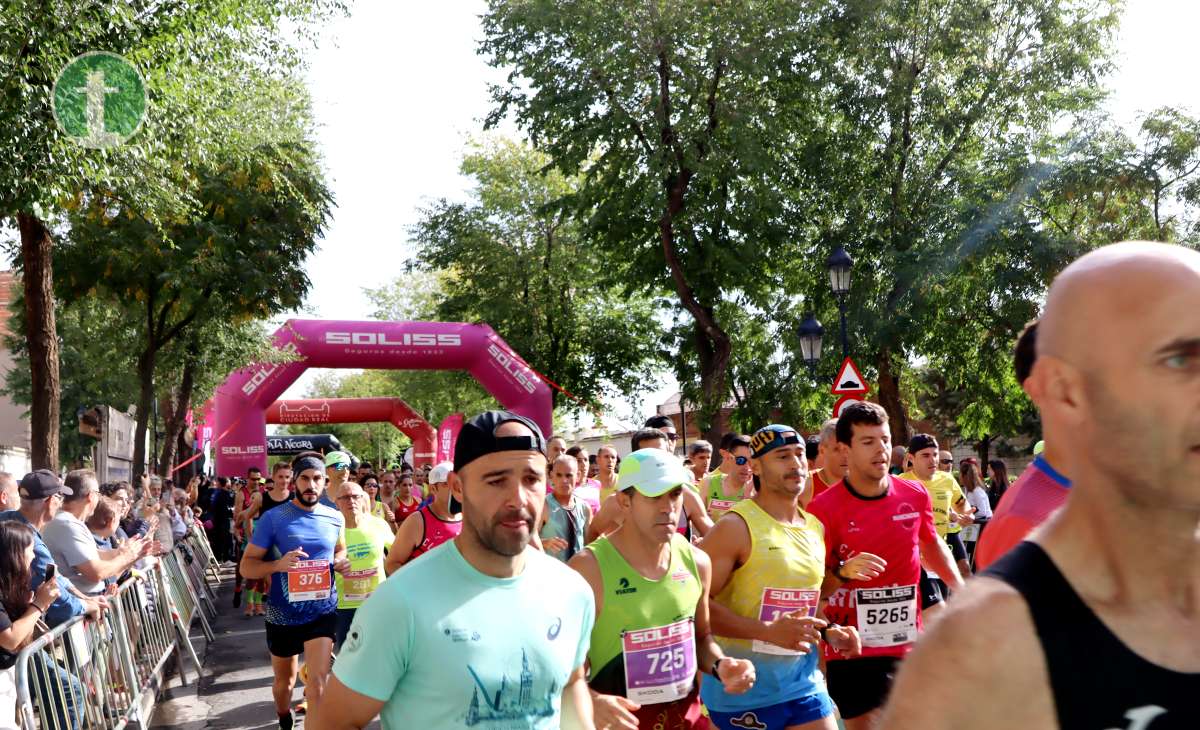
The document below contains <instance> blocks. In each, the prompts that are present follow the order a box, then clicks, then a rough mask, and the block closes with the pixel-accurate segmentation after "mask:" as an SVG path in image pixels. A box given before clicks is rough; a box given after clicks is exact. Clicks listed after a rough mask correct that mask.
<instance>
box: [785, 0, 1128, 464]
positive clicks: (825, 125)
mask: <svg viewBox="0 0 1200 730" xmlns="http://www.w3.org/2000/svg"><path fill="white" fill-rule="evenodd" d="M1117 20H1118V16H1117V4H1116V3H1110V2H1101V3H1095V2H1090V1H1087V2H1085V1H1082V0H1078V1H1077V0H997V1H996V2H987V3H974V4H971V3H961V2H955V1H953V0H933V1H932V2H921V3H915V2H898V3H880V2H867V1H865V0H864V1H861V2H851V3H844V4H842V3H839V4H834V3H822V4H821V7H820V10H819V17H818V19H817V20H816V22H815V25H814V30H815V32H816V33H817V35H818V36H819V37H820V38H822V41H821V46H822V49H823V52H822V54H821V56H820V57H819V58H817V59H815V60H814V61H815V62H814V68H813V69H811V73H812V74H813V75H814V76H819V78H820V79H821V80H822V88H821V92H820V93H821V98H822V99H823V102H822V103H821V104H820V105H818V107H817V108H818V109H819V110H820V111H819V113H818V114H816V115H815V116H814V117H813V118H812V120H811V122H812V124H813V126H814V127H815V129H816V131H815V132H814V133H813V134H812V135H811V136H810V137H809V138H808V140H807V144H801V145H797V146H795V147H793V148H792V149H793V154H794V159H795V165H796V166H797V168H798V169H800V170H803V171H804V173H805V177H804V180H805V181H806V184H804V185H802V186H800V188H799V190H798V191H797V192H798V193H799V194H800V195H801V196H802V197H803V200H804V203H803V204H798V205H797V206H796V207H795V210H796V211H797V212H798V213H799V214H800V215H803V216H804V218H803V219H799V218H793V219H792V227H793V228H794V229H796V230H805V229H808V230H812V231H813V233H814V235H811V236H805V237H803V238H802V239H801V244H802V245H801V248H800V250H799V251H798V254H799V255H798V256H797V257H795V258H794V259H793V260H794V261H796V262H799V263H800V264H801V265H802V266H804V267H807V268H808V269H809V270H810V271H811V270H814V269H817V268H819V267H821V266H822V264H823V261H824V258H825V256H826V255H827V254H828V252H829V250H830V249H831V248H832V246H833V244H834V243H844V244H845V245H846V247H847V248H848V249H849V250H850V251H851V253H852V254H853V255H854V257H855V258H856V260H857V265H856V267H855V281H854V285H853V289H852V292H851V295H850V298H849V303H850V310H851V314H850V320H851V322H852V324H853V328H854V333H853V342H854V343H855V347H854V349H855V351H856V353H857V354H859V355H860V356H862V360H864V361H865V362H861V364H863V365H866V366H867V367H868V369H869V371H870V373H869V376H873V379H874V380H875V381H876V382H877V384H878V390H877V397H878V399H879V401H880V403H881V404H882V405H883V406H884V407H885V408H886V409H887V411H888V413H889V415H890V416H891V427H892V434H893V438H894V439H895V440H898V441H905V440H907V437H908V435H909V427H908V414H907V409H906V407H905V404H904V401H903V399H902V398H901V388H900V385H901V381H902V377H903V375H904V372H905V370H906V368H908V367H910V363H911V362H913V361H915V360H916V359H918V358H920V357H926V358H930V359H934V360H937V361H938V362H937V363H936V365H937V367H938V369H939V371H941V372H942V373H943V374H944V375H946V376H947V377H948V378H950V379H951V380H952V381H957V382H969V380H970V379H971V377H978V376H979V375H981V373H980V372H978V371H977V370H976V369H973V368H972V366H971V364H972V363H974V362H976V361H978V362H980V363H983V364H991V363H995V362H1002V361H1004V360H1006V358H1003V357H1000V358H996V357H993V356H992V355H993V354H995V353H998V352H1000V351H1002V350H1004V349H1006V348H1007V347H1008V345H1009V343H1011V342H1012V339H1013V338H1014V336H1015V334H1016V331H1017V330H1019V328H1020V326H1021V324H1022V323H1023V322H1024V321H1025V320H1026V319H1028V318H1029V317H1030V316H1032V314H1033V312H1035V311H1036V302H1037V300H1038V298H1039V297H1040V296H1041V292H1042V291H1044V286H1045V284H1046V282H1047V281H1048V279H1049V277H1050V276H1051V275H1052V274H1053V272H1054V271H1056V270H1058V269H1059V268H1061V266H1062V265H1063V264H1064V263H1065V261H1066V260H1067V259H1065V258H1064V256H1063V254H1064V252H1063V250H1062V249H1061V247H1059V246H1057V245H1056V243H1055V242H1054V241H1053V240H1051V239H1050V237H1049V236H1047V235H1046V234H1045V232H1044V230H1043V229H1042V227H1041V226H1040V224H1039V222H1038V221H1036V220H1030V219H1029V218H1028V217H1026V216H1024V215H1022V212H1021V205H1020V203H1021V200H1022V199H1023V198H1024V197H1026V196H1028V195H1029V194H1030V193H1031V192H1032V191H1033V190H1035V189H1036V187H1037V185H1038V184H1039V183H1040V182H1041V181H1042V180H1043V178H1044V172H1045V171H1044V169H1043V168H1044V167H1045V165H1044V163H1045V162H1053V159H1052V156H1053V155H1055V154H1058V153H1060V152H1061V150H1059V149H1057V148H1056V147H1055V146H1054V145H1053V141H1054V140H1053V137H1052V135H1051V130H1052V125H1054V123H1055V122H1057V121H1059V120H1062V119H1069V118H1070V117H1072V116H1083V115H1087V114H1089V113H1090V112H1091V110H1093V109H1094V108H1095V107H1096V105H1097V104H1098V103H1099V101H1100V100H1101V98H1102V94H1103V89H1102V77H1103V75H1104V74H1105V73H1106V72H1107V71H1108V70H1109V69H1110V68H1111V64H1110V60H1109V59H1110V54H1111V42H1112V36H1113V33H1114V31H1115V29H1116V24H1117ZM1048 158H1050V159H1048ZM1030 160H1035V161H1037V162H1036V163H1035V164H1033V165H1031V164H1030ZM823 289H824V288H823ZM816 299H817V303H818V305H819V309H820V310H821V311H823V312H825V313H826V315H827V316H828V319H827V320H826V321H834V320H833V318H834V314H833V312H834V310H833V307H832V301H831V297H830V295H829V294H828V290H827V289H824V291H821V292H819V296H818V297H817V298H816ZM831 349H833V348H831ZM976 349H978V350H983V351H985V354H984V355H983V356H981V357H980V358H978V360H976V359H975V358H962V357H961V356H962V355H964V354H968V353H971V352H972V351H973V350H976ZM827 367H828V368H829V369H832V365H829V366H827Z"/></svg>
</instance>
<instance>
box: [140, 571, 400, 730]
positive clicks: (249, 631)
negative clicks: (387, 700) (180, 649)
mask: <svg viewBox="0 0 1200 730" xmlns="http://www.w3.org/2000/svg"><path fill="white" fill-rule="evenodd" d="M217 611H218V616H217V619H216V621H214V622H213V625H212V629H213V634H214V636H215V640H214V641H213V643H212V645H211V646H205V645H204V644H205V641H204V634H203V633H202V632H201V631H199V630H198V629H196V630H194V631H193V633H192V644H193V646H195V647H196V653H197V654H199V655H200V661H201V662H203V664H204V671H203V674H202V676H201V678H200V682H199V685H198V686H197V683H196V682H195V670H194V669H193V668H192V667H191V666H190V662H189V665H187V671H188V677H189V679H191V680H193V681H192V683H191V684H188V685H187V686H183V687H181V686H180V683H179V677H178V675H175V676H173V677H172V678H171V682H170V684H169V686H168V688H167V689H166V690H165V691H164V692H163V694H162V697H161V698H160V700H159V704H158V706H157V707H156V708H155V712H154V718H153V721H152V722H151V727H152V728H159V729H162V730H224V729H225V728H253V729H254V730H271V729H272V728H277V727H278V718H277V717H276V716H275V707H274V703H273V702H272V701H271V664H270V661H269V655H268V654H267V642H266V637H265V631H264V629H263V619H262V618H261V617H260V618H245V617H243V616H242V609H241V608H234V607H233V569H232V568H226V569H225V570H224V571H223V573H222V581H221V588H220V590H219V592H218V594H217ZM303 692H304V687H303V685H300V684H297V686H296V690H295V692H294V693H293V698H294V699H293V704H295V702H299V701H300V699H301V698H302V697H303ZM303 724H304V717H303V716H302V715H301V716H297V717H296V727H298V728H299V727H303ZM371 727H373V728H378V727H379V724H378V720H376V721H375V722H374V723H372V725H371Z"/></svg>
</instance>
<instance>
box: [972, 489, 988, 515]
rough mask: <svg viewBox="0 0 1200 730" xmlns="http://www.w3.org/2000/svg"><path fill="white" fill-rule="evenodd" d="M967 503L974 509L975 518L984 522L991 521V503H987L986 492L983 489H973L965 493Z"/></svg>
mask: <svg viewBox="0 0 1200 730" xmlns="http://www.w3.org/2000/svg"><path fill="white" fill-rule="evenodd" d="M967 502H969V503H970V504H971V506H972V507H974V508H975V517H976V518H983V519H985V520H990V519H992V503H991V502H989V501H988V495H987V490H986V489H984V488H983V487H975V488H974V489H972V490H971V491H969V492H967Z"/></svg>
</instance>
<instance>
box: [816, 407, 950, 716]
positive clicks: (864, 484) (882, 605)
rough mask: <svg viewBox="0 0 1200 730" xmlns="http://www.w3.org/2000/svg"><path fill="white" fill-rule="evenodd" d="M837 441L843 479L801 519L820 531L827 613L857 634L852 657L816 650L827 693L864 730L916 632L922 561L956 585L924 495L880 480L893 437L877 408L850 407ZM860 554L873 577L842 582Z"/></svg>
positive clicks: (917, 487) (916, 486) (913, 485)
mask: <svg viewBox="0 0 1200 730" xmlns="http://www.w3.org/2000/svg"><path fill="white" fill-rule="evenodd" d="M837 440H838V445H839V449H840V451H841V452H842V453H843V454H845V456H846V460H847V465H848V469H847V472H846V476H845V478H843V479H842V480H841V481H840V482H838V483H837V484H835V485H834V486H833V487H831V488H830V489H828V490H826V491H825V492H824V493H822V494H821V495H820V496H819V497H817V498H815V499H814V500H813V501H812V504H810V505H809V512H811V513H812V514H814V515H816V516H817V518H819V519H820V520H821V522H822V523H824V525H825V548H826V552H827V559H826V567H827V569H828V571H829V573H828V577H827V579H826V583H825V586H824V589H823V591H822V594H825V595H829V591H830V590H832V591H833V592H832V594H831V595H829V603H828V606H827V607H826V609H825V616H826V618H827V619H828V620H829V621H830V622H831V623H833V624H842V625H846V626H855V627H857V628H858V633H859V635H860V636H861V637H862V653H861V654H860V655H859V656H858V657H856V658H853V659H850V658H847V657H846V656H844V655H842V654H841V653H839V652H838V651H837V650H835V649H833V648H832V647H831V646H830V645H829V644H828V643H826V644H824V649H825V659H826V667H827V669H826V676H827V678H828V682H829V694H830V696H831V697H832V698H833V701H834V702H835V703H836V704H837V706H838V710H839V711H840V712H841V716H842V719H843V720H844V721H845V724H846V728H847V730H866V728H869V727H872V726H873V724H874V723H875V720H876V717H877V716H878V714H879V709H880V708H881V707H882V706H883V703H884V701H885V700H886V699H887V694H888V691H889V689H890V687H891V680H892V676H893V674H894V673H895V671H896V666H897V664H898V663H899V662H900V659H902V658H903V657H904V655H905V654H907V653H908V652H909V650H911V649H912V645H913V642H914V641H916V639H917V635H918V633H919V632H920V631H921V626H922V623H921V612H920V605H921V603H920V594H919V588H918V584H919V582H920V579H921V564H922V563H925V564H926V565H927V566H928V567H929V569H930V570H932V571H934V572H935V573H937V574H938V575H939V576H942V579H943V580H945V581H946V583H947V585H949V586H950V588H951V589H952V590H958V589H960V588H961V587H962V585H963V583H962V577H961V576H960V575H959V573H958V566H956V565H955V564H954V558H953V557H952V556H951V555H950V548H949V547H947V546H946V543H945V542H943V541H942V540H941V538H939V537H938V534H937V530H936V529H935V527H934V522H933V503H932V500H931V499H930V497H929V492H928V491H926V489H925V487H924V486H922V485H921V484H920V483H919V482H914V481H909V480H907V479H901V478H899V477H896V476H893V475H890V474H888V460H889V455H890V453H891V448H892V438H891V435H890V433H889V431H888V417H887V413H886V412H885V411H884V410H883V408H881V407H880V406H878V405H877V404H875V403H866V402H862V403H854V404H851V405H850V406H848V407H847V408H846V409H845V410H844V411H842V415H841V417H840V418H838V423H837ZM860 553H869V554H871V555H873V556H876V559H875V561H874V562H875V563H876V568H877V571H876V572H874V574H873V577H870V578H868V579H866V580H851V581H847V580H845V579H843V577H842V576H843V575H844V573H843V572H842V567H843V566H844V565H845V563H846V561H848V560H850V559H851V558H853V557H854V556H856V555H859V554H860ZM834 589H835V590H834Z"/></svg>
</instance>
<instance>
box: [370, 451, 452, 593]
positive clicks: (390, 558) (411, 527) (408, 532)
mask: <svg viewBox="0 0 1200 730" xmlns="http://www.w3.org/2000/svg"><path fill="white" fill-rule="evenodd" d="M453 470H454V464H453V463H452V462H449V461H444V462H442V463H441V464H438V465H437V466H435V467H433V471H431V472H429V489H430V495H431V496H432V501H431V502H430V503H429V504H427V505H425V506H424V507H422V508H421V509H420V510H419V511H418V512H417V513H416V514H411V515H409V516H408V518H407V519H405V520H404V522H403V524H401V525H400V529H398V530H396V539H395V540H393V541H392V549H391V550H389V551H388V555H387V561H386V562H385V563H384V570H386V571H387V574H388V575H391V574H392V573H395V572H396V571H397V570H399V569H400V566H402V565H407V564H408V563H410V562H412V561H413V560H416V559H417V558H418V557H420V556H421V555H424V554H425V553H427V552H429V551H430V550H432V549H434V548H435V547H437V546H438V545H441V544H442V543H444V542H446V541H447V540H451V539H453V538H455V537H457V536H458V533H459V532H461V531H462V514H461V513H460V514H451V513H450V484H449V481H450V472H451V471H453Z"/></svg>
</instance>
